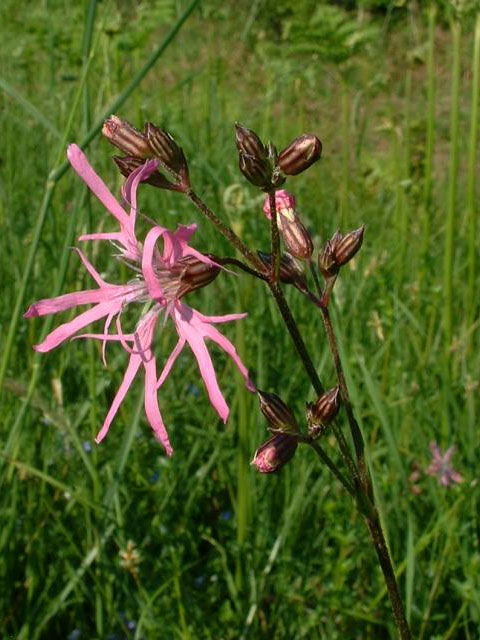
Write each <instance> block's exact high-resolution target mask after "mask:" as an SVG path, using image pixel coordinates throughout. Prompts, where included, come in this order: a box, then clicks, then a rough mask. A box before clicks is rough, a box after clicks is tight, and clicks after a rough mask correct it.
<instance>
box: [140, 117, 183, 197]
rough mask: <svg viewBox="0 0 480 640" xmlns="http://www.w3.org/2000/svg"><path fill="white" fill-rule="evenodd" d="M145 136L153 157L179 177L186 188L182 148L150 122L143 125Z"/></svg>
mask: <svg viewBox="0 0 480 640" xmlns="http://www.w3.org/2000/svg"><path fill="white" fill-rule="evenodd" d="M145 136H146V138H147V140H148V144H149V145H150V147H151V149H152V151H153V155H155V156H156V157H157V158H158V159H159V160H160V162H161V163H162V164H163V165H164V167H166V168H167V169H170V171H173V173H175V174H176V175H177V176H179V178H180V181H181V183H182V185H183V186H188V185H189V178H188V166H187V160H186V158H185V154H184V153H183V150H182V148H181V147H179V146H178V144H177V143H176V142H175V140H174V139H173V138H172V136H171V135H170V134H169V133H167V132H166V131H164V130H163V129H160V127H157V126H156V125H155V124H153V123H152V122H147V123H146V124H145Z"/></svg>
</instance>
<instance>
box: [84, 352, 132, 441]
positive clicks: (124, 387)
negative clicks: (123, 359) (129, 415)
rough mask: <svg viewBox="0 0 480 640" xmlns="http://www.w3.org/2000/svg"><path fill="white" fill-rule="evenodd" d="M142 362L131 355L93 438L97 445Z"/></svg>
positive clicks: (105, 432)
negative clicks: (100, 426)
mask: <svg viewBox="0 0 480 640" xmlns="http://www.w3.org/2000/svg"><path fill="white" fill-rule="evenodd" d="M141 364H142V361H141V359H140V357H139V356H136V355H133V356H130V361H129V363H128V367H127V370H126V371H125V375H124V376H123V380H122V384H121V385H120V387H119V388H118V391H117V393H116V395H115V398H114V399H113V402H112V404H111V406H110V409H109V411H108V413H107V417H106V418H105V421H104V423H103V425H102V428H101V429H100V431H99V432H98V435H97V437H96V438H95V442H96V443H97V444H99V443H100V442H101V441H102V440H103V439H104V437H105V436H106V435H107V433H108V430H109V429H110V425H111V424H112V421H113V419H114V418H115V416H116V414H117V411H118V409H119V407H120V405H121V404H122V402H123V401H124V399H125V396H126V395H127V391H128V390H129V389H130V386H131V384H132V382H133V380H134V378H135V376H136V375H137V372H138V369H139V367H140V365H141Z"/></svg>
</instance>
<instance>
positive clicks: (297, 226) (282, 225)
mask: <svg viewBox="0 0 480 640" xmlns="http://www.w3.org/2000/svg"><path fill="white" fill-rule="evenodd" d="M277 223H278V230H279V231H280V233H281V235H282V238H283V241H284V243H285V246H286V248H287V249H288V251H289V252H290V253H291V254H292V256H295V258H300V259H302V260H309V259H310V258H311V256H312V253H313V242H312V239H311V237H310V234H309V233H308V231H307V230H306V229H305V227H304V226H303V223H302V222H301V220H300V218H299V217H298V216H297V214H296V213H292V212H290V211H289V210H288V209H283V210H282V211H279V212H278V215H277Z"/></svg>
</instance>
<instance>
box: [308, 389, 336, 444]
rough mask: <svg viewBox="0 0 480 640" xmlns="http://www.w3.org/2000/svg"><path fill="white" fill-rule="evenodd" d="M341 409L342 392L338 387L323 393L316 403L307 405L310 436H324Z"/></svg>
mask: <svg viewBox="0 0 480 640" xmlns="http://www.w3.org/2000/svg"><path fill="white" fill-rule="evenodd" d="M339 409H340V390H339V388H338V387H334V388H333V389H330V391H326V392H325V393H322V395H321V396H320V397H319V398H317V401H316V402H314V403H309V404H307V422H308V432H309V434H310V436H313V437H317V436H319V435H322V433H323V432H324V431H325V428H326V427H327V425H329V424H330V422H332V420H334V418H335V417H336V415H337V413H338V411H339Z"/></svg>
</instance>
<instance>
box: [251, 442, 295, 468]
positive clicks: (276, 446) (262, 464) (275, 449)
mask: <svg viewBox="0 0 480 640" xmlns="http://www.w3.org/2000/svg"><path fill="white" fill-rule="evenodd" d="M297 446H298V442H297V440H296V439H295V438H293V437H292V436H289V435H287V434H285V433H276V434H275V435H273V436H272V437H271V438H269V439H268V440H267V441H266V442H265V443H264V444H262V445H261V447H259V448H258V449H257V450H256V452H255V455H254V457H253V460H252V465H254V466H255V467H257V469H258V470H259V471H260V473H275V472H276V471H280V469H281V468H282V467H283V466H285V465H286V464H287V462H288V461H289V460H290V459H291V458H292V457H293V455H294V454H295V451H296V450H297Z"/></svg>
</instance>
